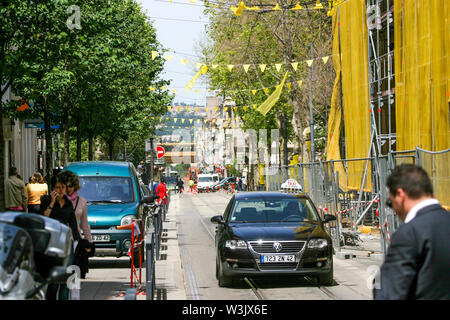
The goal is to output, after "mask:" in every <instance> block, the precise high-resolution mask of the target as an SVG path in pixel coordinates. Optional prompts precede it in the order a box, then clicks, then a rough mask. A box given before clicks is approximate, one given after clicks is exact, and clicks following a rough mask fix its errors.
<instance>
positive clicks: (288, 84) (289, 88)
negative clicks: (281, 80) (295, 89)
mask: <svg viewBox="0 0 450 320" xmlns="http://www.w3.org/2000/svg"><path fill="white" fill-rule="evenodd" d="M286 87H287V88H288V90H291V83H290V82H288V83H286Z"/></svg>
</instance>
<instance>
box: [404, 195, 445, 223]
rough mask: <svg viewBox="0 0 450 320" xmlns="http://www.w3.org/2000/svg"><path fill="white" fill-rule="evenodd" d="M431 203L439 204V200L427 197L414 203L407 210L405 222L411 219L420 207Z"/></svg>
mask: <svg viewBox="0 0 450 320" xmlns="http://www.w3.org/2000/svg"><path fill="white" fill-rule="evenodd" d="M433 204H439V201H438V200H437V199H427V200H423V201H422V202H419V203H418V204H416V205H415V206H414V207H412V208H411V210H409V212H408V214H407V215H406V219H405V223H408V222H410V221H411V220H412V219H414V218H415V217H416V214H417V212H418V211H419V210H420V209H423V208H425V207H428V206H431V205H433Z"/></svg>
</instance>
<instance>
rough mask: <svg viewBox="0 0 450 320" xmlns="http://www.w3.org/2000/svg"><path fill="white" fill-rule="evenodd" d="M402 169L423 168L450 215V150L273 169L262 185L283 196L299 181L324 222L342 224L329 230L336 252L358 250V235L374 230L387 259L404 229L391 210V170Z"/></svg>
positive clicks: (395, 154) (394, 154)
mask: <svg viewBox="0 0 450 320" xmlns="http://www.w3.org/2000/svg"><path fill="white" fill-rule="evenodd" d="M402 163H412V164H417V165H420V166H422V167H423V168H424V169H425V170H426V171H427V173H428V174H429V176H430V179H431V181H432V183H433V190H434V195H435V196H436V198H437V199H438V200H439V201H440V203H441V204H442V205H443V206H444V207H445V208H446V209H447V210H448V209H449V208H450V193H449V192H448V191H447V190H449V188H450V149H447V150H443V151H440V152H430V151H426V150H422V149H419V148H417V149H416V150H411V151H400V152H390V153H389V154H388V155H386V156H380V157H376V158H373V157H372V158H361V159H345V160H331V161H323V162H314V163H299V164H297V165H294V166H271V167H266V168H264V179H262V178H261V179H260V182H264V189H265V190H267V191H279V190H281V185H282V184H283V183H284V182H285V181H286V180H288V179H295V180H297V182H298V183H299V184H300V185H301V187H302V190H303V192H305V193H307V194H308V195H309V196H310V197H311V199H312V200H313V201H314V203H315V205H316V207H317V208H318V210H319V212H320V214H321V215H322V216H323V215H324V214H332V215H335V216H336V218H337V220H336V222H332V223H329V224H328V228H329V232H330V234H331V236H332V238H333V242H334V247H335V248H336V250H338V251H340V250H341V248H342V247H345V246H347V245H356V240H357V239H358V234H359V233H360V232H358V230H361V229H362V228H366V229H367V228H369V229H370V230H371V232H372V233H377V234H378V233H379V238H380V246H379V248H380V251H381V253H383V254H386V250H387V248H388V246H389V242H390V237H391V235H392V233H393V232H395V230H396V229H397V228H398V227H399V226H400V224H401V221H400V220H399V219H398V217H397V216H396V215H395V213H394V211H393V210H392V209H390V208H389V207H387V206H386V201H387V200H388V199H389V194H388V190H387V188H386V181H387V178H388V176H389V174H390V172H391V170H392V169H393V168H394V167H395V166H396V165H399V164H402ZM356 182H359V183H356ZM446 191H447V192H446ZM358 227H359V228H358ZM352 241H353V242H354V243H352ZM361 249H367V248H361Z"/></svg>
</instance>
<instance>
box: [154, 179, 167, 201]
mask: <svg viewBox="0 0 450 320" xmlns="http://www.w3.org/2000/svg"><path fill="white" fill-rule="evenodd" d="M156 194H157V195H158V197H159V199H158V203H160V202H161V203H163V204H165V205H167V188H166V185H165V184H164V179H163V178H161V181H160V182H159V184H158V187H157V188H156Z"/></svg>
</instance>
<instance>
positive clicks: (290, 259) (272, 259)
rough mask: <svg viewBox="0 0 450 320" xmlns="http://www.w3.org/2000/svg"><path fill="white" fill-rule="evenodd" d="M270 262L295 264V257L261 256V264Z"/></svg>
mask: <svg viewBox="0 0 450 320" xmlns="http://www.w3.org/2000/svg"><path fill="white" fill-rule="evenodd" d="M270 262H295V255H281V254H280V255H273V254H272V255H263V256H261V263H270Z"/></svg>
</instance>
